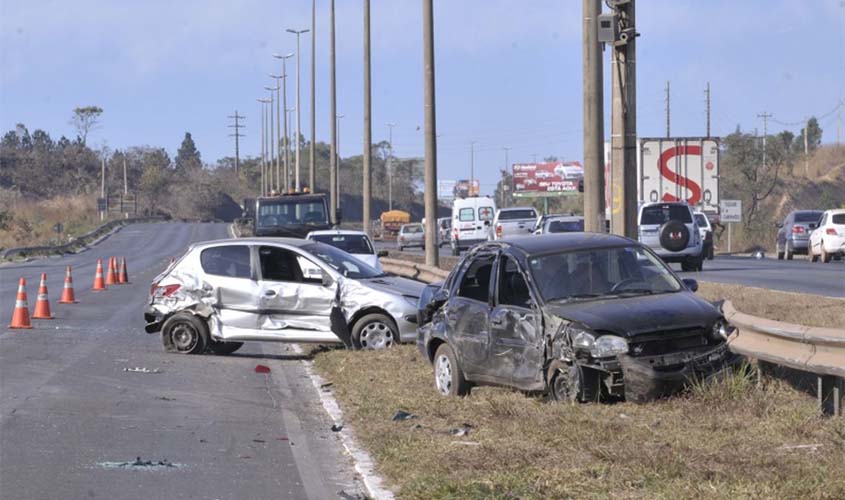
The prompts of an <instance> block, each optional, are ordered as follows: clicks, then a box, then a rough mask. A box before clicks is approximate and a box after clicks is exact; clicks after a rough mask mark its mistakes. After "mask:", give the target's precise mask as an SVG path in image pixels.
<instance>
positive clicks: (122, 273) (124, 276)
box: [117, 257, 129, 285]
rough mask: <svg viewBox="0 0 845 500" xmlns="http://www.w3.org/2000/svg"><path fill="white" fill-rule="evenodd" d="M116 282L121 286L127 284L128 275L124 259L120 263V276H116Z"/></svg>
mask: <svg viewBox="0 0 845 500" xmlns="http://www.w3.org/2000/svg"><path fill="white" fill-rule="evenodd" d="M117 282H118V283H120V284H121V285H127V284H129V273H128V272H127V271H126V257H123V259H122V260H121V262H120V274H118V275H117Z"/></svg>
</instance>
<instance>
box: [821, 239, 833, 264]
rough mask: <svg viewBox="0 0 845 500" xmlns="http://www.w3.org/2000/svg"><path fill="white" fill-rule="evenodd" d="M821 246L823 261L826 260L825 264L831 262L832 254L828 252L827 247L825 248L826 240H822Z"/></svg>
mask: <svg viewBox="0 0 845 500" xmlns="http://www.w3.org/2000/svg"><path fill="white" fill-rule="evenodd" d="M821 246H822V255H821V259H822V262H824V263H825V264H827V263H828V262H830V257H831V255H830V254H829V253H827V250H825V249H824V242H822V245H821Z"/></svg>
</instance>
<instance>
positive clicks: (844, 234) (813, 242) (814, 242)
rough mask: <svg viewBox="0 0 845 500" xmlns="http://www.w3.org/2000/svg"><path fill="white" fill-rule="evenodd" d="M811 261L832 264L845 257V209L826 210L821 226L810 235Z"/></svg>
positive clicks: (820, 221)
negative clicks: (831, 261)
mask: <svg viewBox="0 0 845 500" xmlns="http://www.w3.org/2000/svg"><path fill="white" fill-rule="evenodd" d="M809 247H810V248H809V254H810V260H812V261H813V262H816V261H818V260H821V261H822V262H830V260H831V259H832V258H833V257H838V258H840V259H841V258H843V257H845V208H837V209H835V210H826V211H825V212H824V213H822V217H821V219H820V220H819V226H818V227H817V228H816V229H815V230H813V232H812V233H810V244H809Z"/></svg>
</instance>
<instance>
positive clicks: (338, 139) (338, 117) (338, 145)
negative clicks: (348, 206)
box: [335, 115, 346, 208]
mask: <svg viewBox="0 0 845 500" xmlns="http://www.w3.org/2000/svg"><path fill="white" fill-rule="evenodd" d="M344 116H346V115H335V121H336V123H337V136H336V137H337V149H336V151H337V158H335V162H337V187H336V189H337V207H336V208H339V207H340V119H341V118H343V117H344Z"/></svg>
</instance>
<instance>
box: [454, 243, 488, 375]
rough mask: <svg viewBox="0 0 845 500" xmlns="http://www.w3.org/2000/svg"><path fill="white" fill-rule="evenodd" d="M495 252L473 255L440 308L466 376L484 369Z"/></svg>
mask: <svg viewBox="0 0 845 500" xmlns="http://www.w3.org/2000/svg"><path fill="white" fill-rule="evenodd" d="M494 257H495V255H494V254H492V253H485V254H479V255H476V256H475V258H474V259H473V260H472V261H470V262H468V263H467V264H466V270H465V271H464V273H463V275H462V276H461V277H460V278H459V279H458V282H457V283H456V284H455V285H454V292H453V293H452V294H451V297H450V298H449V301H448V302H447V303H446V306H445V307H444V315H445V317H446V323H447V329H448V330H449V332H450V333H451V335H452V342H453V343H454V347H455V350H456V354H457V356H458V360H459V361H460V363H461V367H462V368H463V370H464V373H465V374H466V375H468V376H469V377H470V378H471V377H472V376H474V375H477V374H481V373H483V371H484V364H485V362H486V360H487V357H488V354H489V347H490V333H489V331H488V328H487V315H488V314H489V313H490V274H491V272H492V269H493V260H494Z"/></svg>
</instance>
